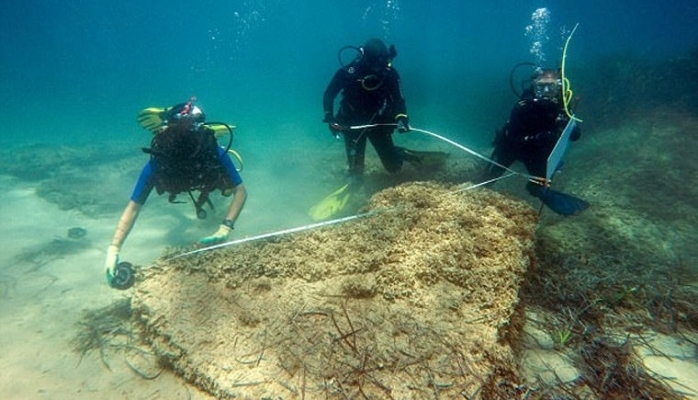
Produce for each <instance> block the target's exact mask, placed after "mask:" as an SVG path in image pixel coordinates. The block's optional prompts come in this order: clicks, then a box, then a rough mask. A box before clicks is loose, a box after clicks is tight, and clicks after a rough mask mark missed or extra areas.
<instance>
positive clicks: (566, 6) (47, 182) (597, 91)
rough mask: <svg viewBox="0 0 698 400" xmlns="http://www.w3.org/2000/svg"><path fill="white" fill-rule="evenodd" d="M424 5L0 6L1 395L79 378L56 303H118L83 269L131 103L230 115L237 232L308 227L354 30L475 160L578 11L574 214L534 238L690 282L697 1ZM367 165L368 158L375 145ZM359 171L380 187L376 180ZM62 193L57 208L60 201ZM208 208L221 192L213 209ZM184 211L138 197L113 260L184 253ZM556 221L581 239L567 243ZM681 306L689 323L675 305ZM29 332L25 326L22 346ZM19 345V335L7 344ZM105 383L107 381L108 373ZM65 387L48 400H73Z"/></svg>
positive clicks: (335, 167)
mask: <svg viewBox="0 0 698 400" xmlns="http://www.w3.org/2000/svg"><path fill="white" fill-rule="evenodd" d="M428 3H429V2H426V1H417V0H385V1H373V0H371V1H365V0H357V1H318V0H310V1H300V2H299V1H295V2H292V1H281V0H246V1H213V0H205V1H198V2H192V1H179V0H174V1H161V0H157V1H150V2H143V1H134V0H125V1H118V2H103V1H95V0H75V1H63V2H61V1H48V0H41V1H40V0H25V1H9V0H8V1H4V2H2V4H0V60H1V62H0V67H1V68H2V74H0V99H1V100H0V101H1V102H2V103H1V104H0V117H1V118H0V121H2V134H0V148H1V149H0V150H2V151H1V152H0V154H2V155H3V158H4V160H2V162H0V166H2V168H3V170H0V181H2V182H3V187H4V188H5V190H6V192H4V193H3V201H4V204H11V205H12V207H14V206H17V205H19V206H20V207H18V209H19V210H21V212H19V213H17V212H14V208H11V207H8V206H6V208H5V209H4V210H2V211H3V212H2V216H3V220H4V224H3V228H0V229H2V230H0V240H3V243H5V246H6V248H7V249H8V251H6V254H3V257H2V258H1V259H0V268H1V269H0V301H1V302H0V317H2V320H3V323H2V324H0V325H1V326H2V327H3V328H2V329H3V331H2V332H3V335H0V337H3V339H5V340H3V341H0V345H2V346H0V349H2V350H0V353H2V354H3V357H5V361H4V362H3V363H0V367H2V368H1V369H2V370H4V371H8V375H6V377H5V378H2V379H0V388H5V389H7V388H10V389H9V391H6V393H9V397H8V398H13V397H14V398H28V396H29V397H31V395H32V394H36V391H34V389H33V386H32V385H30V384H26V385H25V384H23V383H22V382H23V381H22V380H17V379H13V378H12V377H14V376H21V377H24V379H26V380H27V381H29V382H31V381H32V380H36V379H40V380H44V379H45V380H46V381H53V382H54V383H53V384H46V385H45V387H48V388H49V389H47V391H46V393H48V395H49V397H51V396H50V395H51V394H54V395H55V394H56V393H61V391H62V390H65V388H66V387H71V388H72V387H73V386H75V387H82V386H80V385H83V384H84V380H83V377H84V376H88V375H90V374H91V373H92V372H93V371H92V370H89V365H85V366H82V370H80V369H77V367H76V369H75V370H70V369H63V366H64V365H66V361H65V358H64V357H67V356H65V354H72V353H70V351H69V350H70V349H68V348H67V347H66V346H67V345H66V343H67V342H68V341H69V339H70V337H69V336H71V335H72V333H73V331H74V329H73V328H74V327H73V324H74V322H75V320H77V319H78V318H79V315H78V314H77V313H76V312H75V310H77V309H80V308H83V307H86V306H93V305H94V306H95V307H96V306H98V305H103V304H106V303H108V302H109V301H111V300H113V299H112V297H116V296H118V295H119V294H115V293H114V292H115V291H112V290H110V289H108V287H107V286H106V283H105V282H104V277H103V269H102V263H103V259H104V258H103V256H104V250H106V247H107V246H108V244H109V238H110V237H111V234H112V232H113V229H114V226H115V225H116V223H117V220H118V216H119V214H120V212H121V210H122V209H123V207H124V206H125V204H126V202H127V201H128V196H129V195H130V193H131V190H132V187H133V184H134V183H135V181H136V179H137V176H138V172H139V170H140V168H141V166H142V164H143V163H144V162H145V161H146V160H147V157H146V156H145V155H144V154H143V153H142V152H141V151H140V148H141V147H144V146H147V145H148V144H149V141H150V133H149V132H147V131H145V130H143V129H142V128H140V127H139V126H138V124H137V123H136V115H137V114H138V112H139V111H140V110H141V109H143V108H145V107H150V106H160V107H164V106H169V105H173V104H176V103H181V102H184V101H186V100H187V99H189V98H190V97H191V96H196V97H197V105H198V106H199V107H201V108H202V109H203V110H204V111H205V113H206V115H207V116H208V117H209V119H210V120H214V121H225V122H228V123H230V124H234V125H236V126H237V130H236V136H235V143H234V145H233V147H234V148H235V149H236V150H237V151H239V152H240V153H241V154H242V156H243V158H244V160H245V169H244V170H243V171H242V177H243V180H244V181H245V184H246V186H247V188H248V191H249V195H250V197H249V200H248V203H247V205H246V207H245V209H244V210H243V213H242V215H241V216H240V219H239V220H238V223H237V226H236V230H235V232H234V235H235V238H240V237H245V236H250V235H255V234H260V233H265V232H269V231H273V230H277V229H286V228H290V227H295V226H299V225H303V224H309V223H311V222H312V221H311V220H310V218H309V216H308V215H307V210H308V208H309V207H310V206H311V205H312V204H314V203H315V202H316V201H317V200H319V199H321V198H322V197H323V196H324V195H325V194H327V193H330V192H332V191H333V190H334V189H336V188H337V186H341V185H342V184H343V182H344V181H343V178H342V177H343V172H344V165H345V160H344V154H343V148H342V145H341V143H340V142H338V141H337V140H335V139H334V138H332V137H331V136H330V135H329V134H328V130H327V127H326V126H325V125H324V124H322V123H321V119H322V117H323V110H322V104H321V102H322V94H323V91H324V89H325V86H326V85H327V83H328V82H329V80H330V78H331V77H332V75H333V73H334V72H335V70H336V69H337V68H338V67H339V63H338V60H337V57H338V54H337V53H338V50H339V49H340V48H342V47H343V46H346V45H354V46H359V45H361V44H362V43H363V42H364V41H365V40H366V39H368V38H370V37H379V38H382V39H383V40H384V41H385V42H386V43H387V44H394V45H395V46H396V48H397V51H398V53H399V54H398V56H397V58H396V59H395V60H394V64H393V65H394V66H395V68H396V69H397V70H398V71H399V72H400V74H401V77H402V84H403V90H404V94H405V97H406V99H407V106H408V110H409V114H410V120H411V124H412V125H413V126H414V127H417V128H422V129H425V130H429V131H433V132H436V133H438V134H442V135H444V136H447V137H449V138H450V139H453V140H455V141H457V142H459V143H462V144H464V145H467V146H471V147H473V148H474V149H475V150H477V151H480V152H483V153H489V151H490V149H489V145H490V142H491V140H492V136H493V131H494V129H496V128H499V127H501V126H502V124H503V123H504V121H505V120H506V118H507V117H508V115H509V111H510V109H511V106H512V105H513V103H514V102H515V101H516V97H515V96H514V95H513V94H512V91H511V89H510V87H509V73H510V70H511V68H512V67H513V66H514V65H515V64H517V63H519V62H522V61H530V62H538V63H540V64H542V65H544V66H547V67H557V66H559V63H560V57H561V53H562V47H563V45H564V42H565V39H567V38H568V37H569V35H570V32H571V30H572V29H573V28H574V26H575V25H576V24H578V28H577V30H576V32H575V34H574V37H573V38H572V40H571V41H570V46H569V48H568V53H567V60H566V61H567V67H568V68H569V71H568V72H569V77H570V79H571V80H572V85H573V88H574V89H575V93H576V94H577V96H578V98H580V99H581V102H580V106H579V114H578V115H579V116H581V117H582V119H583V120H584V122H583V124H582V130H583V137H582V140H581V141H580V142H578V143H575V144H573V145H572V146H571V147H572V148H571V149H570V152H569V154H568V156H569V157H568V159H567V160H566V170H565V171H563V172H564V178H563V179H564V180H563V181H562V182H561V183H562V184H563V186H562V189H565V190H569V191H570V192H571V193H574V194H575V195H579V196H581V197H583V198H585V199H586V200H588V201H590V203H591V204H592V205H591V209H590V211H589V212H588V213H587V214H584V215H582V216H581V217H580V218H579V219H577V220H571V219H568V220H565V221H564V222H560V220H559V219H556V217H555V216H551V215H550V214H544V217H543V218H542V223H541V229H540V233H541V237H543V238H545V239H544V240H548V241H549V243H553V244H552V245H550V246H549V248H554V251H559V252H560V254H562V255H564V259H565V260H566V262H568V263H569V264H571V265H573V266H574V265H577V264H578V265H577V267H578V270H582V271H586V270H591V271H593V268H592V266H593V267H594V268H598V269H599V270H600V271H607V270H610V269H611V268H606V267H605V265H602V264H603V262H608V260H609V259H610V258H611V257H617V258H618V259H619V260H620V259H622V260H621V261H617V263H615V264H613V263H610V265H611V266H612V267H613V268H618V269H619V270H620V269H621V267H619V265H621V264H622V265H621V266H627V265H630V264H632V266H633V268H635V267H637V268H638V269H640V270H642V271H649V270H650V269H652V268H655V267H656V268H657V269H658V270H660V271H666V272H667V273H666V275H667V276H672V277H673V276H674V275H673V274H674V271H679V272H680V273H676V275H677V277H676V279H677V282H678V281H682V282H683V280H684V279H685V280H690V279H694V277H695V273H696V265H697V264H696V263H697V260H698V255H697V254H696V251H695V249H694V247H695V237H694V236H693V235H694V232H695V231H696V226H697V222H696V217H695V216H696V215H698V212H697V210H696V207H697V206H696V205H697V204H698V192H697V191H696V189H694V188H695V187H696V181H695V176H697V174H698V172H697V171H698V163H697V162H695V161H694V159H695V154H696V150H698V149H696V141H695V132H696V131H698V130H697V128H696V126H698V115H696V109H698V98H697V97H696V93H698V82H697V80H696V78H697V77H698V66H697V65H698V56H697V53H696V52H697V51H698V24H696V21H698V4H695V2H690V1H679V2H661V3H660V2H657V1H651V0H642V1H629V0H619V1H608V0H588V1H576V2H571V1H562V0H549V1H539V0H537V1H533V0H531V1H515V0H508V1H504V0H487V1H485V0H477V1H463V0H461V1H456V0H445V1H438V0H437V1H434V2H431V3H429V5H427V4H428ZM691 135H692V136H691ZM396 140H398V141H399V142H407V143H409V144H410V145H419V146H423V147H424V148H425V149H432V148H434V149H438V150H444V147H443V146H444V144H443V143H440V142H437V141H435V140H434V139H432V138H428V137H422V136H419V135H418V134H416V133H414V134H408V135H396ZM369 148H370V146H369ZM446 150H448V151H451V152H452V154H455V155H457V157H460V158H454V157H452V159H451V160H452V161H453V163H459V162H465V161H464V160H468V159H469V158H471V157H470V156H469V155H467V154H464V153H461V152H459V150H457V149H454V148H447V149H446ZM367 160H369V162H370V163H372V164H371V165H372V166H373V167H374V171H375V169H376V168H375V165H376V163H377V161H376V156H375V153H373V151H372V150H368V152H367ZM378 169H380V167H378ZM372 178H378V179H382V181H381V183H387V184H391V183H395V181H391V180H390V179H388V178H384V177H383V176H382V175H380V174H373V175H372ZM469 178H471V177H463V180H466V179H469ZM523 185H524V183H523V182H522V181H521V180H512V182H505V183H502V184H498V186H497V187H496V188H497V189H498V190H502V191H509V192H513V193H515V195H517V196H520V197H521V198H522V199H529V198H528V197H527V195H526V193H525V192H523ZM71 193H72V194H74V196H75V199H73V201H74V202H75V207H73V208H71V206H70V200H71V199H70V198H68V199H67V200H66V198H65V197H66V196H69V195H70V194H71ZM61 196H62V197H61ZM46 200H48V201H49V202H51V204H53V205H52V206H47V205H46V204H47V202H46ZM529 200H530V199H529ZM226 201H227V200H223V201H220V200H219V201H218V203H217V204H218V206H219V209H221V207H226V206H227V204H226V203H225V202H226ZM54 203H55V204H54ZM66 203H67V204H68V205H66ZM56 204H58V205H59V206H57V205H56ZM536 206H537V204H536ZM22 207H26V208H22ZM51 207H55V209H54V208H51ZM192 214H193V207H191V205H190V204H184V205H182V206H179V207H177V206H173V205H170V204H167V202H166V200H165V199H164V198H163V197H159V198H158V197H156V196H154V195H152V196H151V197H150V199H149V200H148V203H147V205H146V207H145V208H144V212H143V214H142V216H141V218H140V220H139V222H138V223H137V224H136V226H135V228H134V231H133V232H132V234H131V237H130V238H129V240H128V241H127V244H126V246H125V248H124V252H123V255H124V258H125V259H127V260H131V261H133V262H134V263H137V264H145V265H147V264H148V263H150V262H151V261H152V260H154V259H156V258H157V256H158V255H159V254H160V253H161V251H162V249H163V248H164V247H166V246H168V245H190V244H191V243H193V242H194V241H195V240H196V239H197V238H198V237H200V236H203V235H206V234H210V233H212V231H213V230H215V228H216V227H217V225H218V223H219V219H217V217H216V218H210V219H209V220H207V221H203V222H202V221H197V220H196V219H195V218H194V217H193V215H192ZM6 224H7V225H6ZM5 226H12V229H5V228H4V227H5ZM74 226H81V227H84V228H86V229H87V236H86V238H85V240H86V241H88V242H85V241H82V242H79V244H80V246H77V247H76V245H75V243H74V242H72V241H70V240H67V239H66V238H65V232H66V231H67V230H68V229H69V228H71V227H74ZM562 228H566V229H562ZM557 229H560V230H561V233H559V232H558V231H557ZM575 229H577V230H578V232H579V233H578V234H577V235H576V236H573V237H571V236H570V235H569V234H568V233H569V232H574V231H575ZM57 237H58V239H57ZM66 240H67V241H66ZM546 243H548V242H546ZM580 243H582V244H580ZM648 243H649V244H651V246H649V245H647V244H648ZM548 250H549V249H548ZM549 251H551V252H552V250H549ZM562 258H563V257H562V256H560V259H562ZM550 259H554V260H557V258H556V257H553V256H550ZM597 259H598V260H601V261H599V262H598V263H597V262H596V260H597ZM614 259H615V258H614ZM628 260H629V261H628ZM575 263H576V264H575ZM623 263H625V264H627V265H625V264H623ZM650 267H651V268H650ZM679 267H681V268H680V269H679ZM630 271H631V272H633V273H634V270H632V269H630ZM597 272H598V271H597ZM594 273H595V272H590V273H589V274H590V275H593V274H594ZM609 273H610V272H609ZM682 274H683V275H682ZM566 275H567V271H561V273H560V275H559V276H560V277H562V278H564V277H565V276H566ZM597 275H598V274H597ZM629 275H631V276H632V274H629ZM649 275H651V274H649ZM643 279H644V278H643ZM651 279H654V278H653V277H652V276H650V278H648V279H647V281H650V280H651ZM628 281H629V282H630V283H628V284H627V285H628V286H633V287H634V285H641V284H644V283H640V284H638V283H637V282H635V281H631V280H630V278H628ZM605 282H607V284H608V285H610V286H612V288H616V286H619V285H620V286H624V285H625V283H624V282H622V281H617V282H616V281H613V279H609V280H608V281H605ZM619 282H622V283H619ZM672 282H673V281H672ZM686 285H695V283H694V282H693V281H689V282H687V283H686ZM570 286H574V285H572V284H571V285H570ZM647 286H651V285H649V284H647ZM643 287H644V286H643ZM658 287H660V286H658ZM533 291H534V292H535V294H538V293H539V292H538V291H537V288H534V290H533ZM647 292H650V291H649V290H647ZM691 293H693V292H691ZM546 295H547V293H546ZM690 296H693V297H690ZM690 296H689V295H686V297H684V298H690V299H693V300H694V299H695V293H693V294H691V295H690ZM531 297H535V296H531ZM86 298H90V299H94V300H95V301H94V304H92V302H90V304H86V302H85V299H86ZM693 300H691V301H693ZM551 301H554V299H553V300H551ZM691 301H686V302H685V303H686V304H695V302H694V301H693V303H691ZM677 304H678V303H677ZM35 308H40V309H41V310H39V311H37V310H36V309H35ZM679 314H680V313H679ZM672 315H673V314H672ZM682 315H684V316H685V315H689V317H686V318H687V319H689V320H690V319H691V315H693V314H687V313H683V314H682ZM66 316H67V317H66ZM23 318H26V321H25V320H24V319H23ZM681 322H682V323H686V321H681ZM689 325H690V324H689ZM44 326H47V328H46V332H47V334H46V335H43V336H42V332H43V331H42V329H44ZM692 326H693V327H695V322H693V325H692ZM50 329H54V332H55V333H54V334H53V335H52V334H49V333H50V332H52V331H51V330H50ZM26 332H31V333H33V334H32V335H30V337H28V338H26V340H25V334H26ZM55 335H62V336H60V337H56V336H55ZM20 339H21V340H24V341H26V348H24V347H21V346H17V345H16V343H19V341H20ZM35 348H36V349H39V350H36V353H37V354H39V353H40V354H41V357H37V359H39V358H41V359H42V360H43V359H48V360H54V362H53V364H50V362H49V361H46V363H49V364H44V365H40V366H37V365H35V364H31V363H30V361H31V360H29V361H27V359H25V358H26V357H25V354H34V353H35V352H34V349H35ZM27 349H30V350H27ZM11 350H12V351H11ZM29 351H31V353H29ZM13 357H14V358H13ZM93 358H94V357H93ZM18 359H22V360H23V361H22V363H20V362H19V361H18ZM92 361H93V362H95V363H96V367H95V368H101V366H100V365H99V362H98V360H97V361H95V360H94V359H93V360H92ZM37 362H38V361H37ZM73 362H74V360H73V359H72V358H71V359H70V360H69V361H68V363H69V364H70V365H73V364H72V363H73ZM88 362H89V361H87V360H86V361H85V364H87V363H88ZM46 365H49V366H48V367H46ZM51 365H53V367H52V366H51ZM52 368H53V372H52V373H45V371H49V370H51V369H52ZM56 370H60V371H67V372H66V373H67V374H70V373H71V371H72V372H74V373H75V376H70V377H63V376H62V375H56V373H55V371H56ZM37 371H38V372H37ZM39 373H40V375H35V374H39ZM125 373H126V374H127V376H131V375H132V373H131V372H130V371H128V370H127V371H126V372H125ZM104 376H107V375H105V374H102V375H100V377H104ZM105 379H108V378H105ZM112 379H113V380H114V381H116V383H113V382H112V384H113V385H115V386H119V385H120V383H119V382H120V378H112ZM42 384H43V382H42ZM94 385H95V386H100V385H99V384H97V383H95V384H94ZM27 387H31V389H30V390H29V392H26V391H25V390H27V389H26V388H27ZM52 387H53V388H54V389H50V388H52ZM134 390H135V389H134ZM27 393H29V394H27ZM65 393H68V392H63V394H64V397H63V398H74V397H72V396H71V395H70V394H67V395H65ZM165 397H166V395H165ZM52 398H61V397H60V396H58V397H55V396H53V397H52ZM84 398H89V396H87V397H84Z"/></svg>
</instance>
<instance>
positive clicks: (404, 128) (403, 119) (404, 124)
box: [395, 114, 410, 133]
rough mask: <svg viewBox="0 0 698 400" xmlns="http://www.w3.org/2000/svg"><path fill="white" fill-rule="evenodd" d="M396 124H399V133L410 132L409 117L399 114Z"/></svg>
mask: <svg viewBox="0 0 698 400" xmlns="http://www.w3.org/2000/svg"><path fill="white" fill-rule="evenodd" d="M395 123H396V124H397V131H398V132H400V133H406V132H409V131H410V121H409V119H407V115H405V114H398V115H397V117H395Z"/></svg>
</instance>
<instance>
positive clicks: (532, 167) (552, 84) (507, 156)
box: [480, 63, 588, 215]
mask: <svg viewBox="0 0 698 400" xmlns="http://www.w3.org/2000/svg"><path fill="white" fill-rule="evenodd" d="M521 65H533V64H530V63H522V64H519V65H517V66H516V67H514V70H515V69H516V68H518V67H519V66H521ZM514 70H512V75H511V76H510V78H511V77H513V73H514ZM563 82H564V78H563V77H562V76H561V71H560V70H553V69H542V68H536V69H535V72H534V75H533V77H532V78H531V81H530V85H529V87H527V88H525V89H524V90H523V91H522V93H520V94H519V93H517V92H516V89H515V88H514V86H513V84H512V89H513V90H514V92H515V93H516V94H517V96H518V97H519V101H518V102H517V103H516V104H515V105H514V107H513V109H512V110H511V114H510V117H509V120H508V121H507V122H506V123H505V124H504V127H503V128H502V129H501V130H499V131H498V132H497V134H496V137H495V139H494V142H493V145H494V151H493V152H492V155H491V156H490V159H491V160H492V161H494V162H496V163H497V164H499V165H496V164H489V165H488V166H487V167H486V169H485V171H484V173H483V174H482V177H481V179H480V181H481V182H483V181H492V182H489V183H488V185H492V184H494V182H495V181H496V180H497V178H499V177H500V176H501V175H502V174H503V173H504V171H505V169H504V168H503V167H506V168H508V167H509V166H511V165H512V164H513V163H514V161H520V162H522V163H523V164H524V165H525V166H526V169H527V171H528V173H529V174H530V175H532V176H534V177H546V170H547V163H548V157H549V156H550V154H551V152H552V151H553V149H554V147H555V146H556V144H557V142H558V139H559V138H560V136H561V134H562V133H563V131H564V130H565V128H566V127H567V125H568V123H569V122H570V119H573V118H574V117H573V116H571V115H570V114H569V112H568V111H567V104H566V102H565V101H566V99H565V98H564V96H565V94H564V93H563ZM510 83H512V82H510ZM572 122H573V123H574V121H572ZM573 126H574V128H573V130H572V131H571V133H570V136H569V140H571V141H576V140H579V138H580V136H581V132H580V130H579V126H578V125H576V124H574V125H573ZM556 167H559V166H556ZM548 184H549V182H543V183H541V182H539V181H538V180H536V181H533V180H529V182H528V184H527V185H526V189H527V190H528V192H529V193H530V194H531V195H533V196H535V197H537V198H539V199H541V200H542V202H543V204H545V205H546V206H548V207H549V208H550V209H552V210H553V211H554V212H556V213H558V214H562V215H571V214H576V213H577V212H579V211H582V210H584V209H586V208H587V206H588V204H587V203H586V202H585V201H583V200H581V199H577V198H575V197H572V196H570V195H566V194H564V193H560V192H556V191H553V190H551V189H549V188H548V187H547V185H548Z"/></svg>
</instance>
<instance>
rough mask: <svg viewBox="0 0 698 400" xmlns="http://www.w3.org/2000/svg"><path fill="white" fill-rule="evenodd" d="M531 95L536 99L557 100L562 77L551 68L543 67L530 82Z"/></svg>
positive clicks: (560, 95) (560, 91) (560, 90)
mask: <svg viewBox="0 0 698 400" xmlns="http://www.w3.org/2000/svg"><path fill="white" fill-rule="evenodd" d="M531 91H532V92H533V97H534V98H535V99H538V100H549V101H558V100H559V99H560V98H561V97H562V79H560V74H559V73H558V72H557V71H556V70H553V69H543V70H540V72H538V74H537V75H536V76H535V77H534V78H533V81H532V82H531Z"/></svg>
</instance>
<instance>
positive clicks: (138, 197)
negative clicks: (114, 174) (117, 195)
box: [131, 160, 234, 205]
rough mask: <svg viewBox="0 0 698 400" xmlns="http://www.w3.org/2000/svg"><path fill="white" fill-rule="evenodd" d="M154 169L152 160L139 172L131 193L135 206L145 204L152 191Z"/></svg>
mask: <svg viewBox="0 0 698 400" xmlns="http://www.w3.org/2000/svg"><path fill="white" fill-rule="evenodd" d="M155 169H156V166H155V165H154V163H153V160H150V161H148V163H147V164H145V166H144V167H143V169H142V170H141V174H140V175H139V176H138V182H136V187H134V188H133V193H131V200H133V202H135V203H136V204H140V205H143V204H145V201H146V199H148V196H149V195H150V192H151V191H152V190H153V186H154V184H153V179H152V177H153V173H154V172H155ZM233 169H234V168H233Z"/></svg>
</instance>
